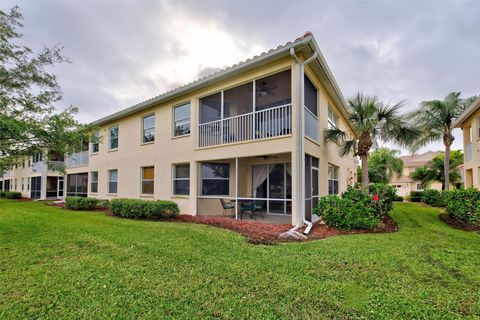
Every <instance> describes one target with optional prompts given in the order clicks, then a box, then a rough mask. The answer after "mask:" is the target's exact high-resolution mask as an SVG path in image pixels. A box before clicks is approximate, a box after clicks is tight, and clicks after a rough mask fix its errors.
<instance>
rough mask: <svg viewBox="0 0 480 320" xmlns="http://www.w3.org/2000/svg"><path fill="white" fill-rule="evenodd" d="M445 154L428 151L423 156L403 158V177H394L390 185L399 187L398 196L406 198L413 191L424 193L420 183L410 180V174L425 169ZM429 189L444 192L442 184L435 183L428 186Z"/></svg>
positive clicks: (415, 155)
mask: <svg viewBox="0 0 480 320" xmlns="http://www.w3.org/2000/svg"><path fill="white" fill-rule="evenodd" d="M441 154H443V152H433V151H428V152H425V153H422V154H413V155H409V156H401V157H400V159H402V161H403V173H402V176H401V177H398V176H396V175H394V177H393V178H392V181H391V182H390V185H394V186H396V187H397V194H398V195H399V196H402V197H405V196H408V195H410V192H411V191H423V189H424V188H423V185H422V183H421V182H420V181H414V180H412V178H410V174H411V173H412V172H414V171H415V170H416V169H418V168H422V167H425V166H426V165H427V164H428V163H429V162H430V161H432V159H433V158H435V157H436V156H438V155H441ZM427 189H435V190H439V191H441V190H442V183H441V182H433V183H430V184H429V185H428V186H427Z"/></svg>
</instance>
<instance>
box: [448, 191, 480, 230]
mask: <svg viewBox="0 0 480 320" xmlns="http://www.w3.org/2000/svg"><path fill="white" fill-rule="evenodd" d="M444 200H445V204H446V208H447V214H448V215H449V216H450V217H452V218H454V219H457V220H460V221H463V222H468V223H471V224H476V225H480V191H479V190H477V189H473V188H470V189H455V190H448V191H444Z"/></svg>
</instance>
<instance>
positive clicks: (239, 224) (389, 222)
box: [177, 215, 398, 244]
mask: <svg viewBox="0 0 480 320" xmlns="http://www.w3.org/2000/svg"><path fill="white" fill-rule="evenodd" d="M177 220H180V221H184V222H190V223H198V224H207V225H211V226H215V227H219V228H223V229H229V230H232V231H236V232H238V233H240V234H242V235H244V236H246V237H247V239H248V242H250V243H253V244H274V243H277V242H292V241H310V240H318V239H325V238H328V237H333V236H338V235H345V234H360V233H384V232H395V231H398V226H397V224H396V223H395V221H394V220H393V219H392V218H390V216H386V217H384V218H383V219H382V223H381V224H380V225H379V226H378V227H377V228H375V229H373V230H350V231H341V230H337V229H334V228H330V227H329V226H327V225H325V224H320V223H319V222H316V223H314V225H313V228H312V230H311V231H310V234H309V235H308V238H307V239H304V240H302V239H298V240H297V239H292V238H287V239H284V238H280V237H279V235H280V234H281V233H283V232H285V231H288V230H289V229H291V228H292V226H291V225H290V224H270V223H262V222H257V221H251V220H247V221H246V220H234V219H232V218H226V217H208V216H190V215H180V216H179V217H178V219H177ZM303 230H304V229H302V230H299V231H300V232H302V231H303Z"/></svg>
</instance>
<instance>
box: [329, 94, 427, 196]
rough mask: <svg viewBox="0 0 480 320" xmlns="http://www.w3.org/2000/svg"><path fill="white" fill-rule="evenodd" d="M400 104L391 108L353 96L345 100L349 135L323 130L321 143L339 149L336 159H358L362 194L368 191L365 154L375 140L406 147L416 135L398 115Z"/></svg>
mask: <svg viewBox="0 0 480 320" xmlns="http://www.w3.org/2000/svg"><path fill="white" fill-rule="evenodd" d="M402 106H403V104H402V103H397V104H395V105H393V106H390V105H387V104H384V103H382V102H381V101H380V100H379V99H378V98H377V97H371V96H364V95H363V94H361V93H357V95H355V96H354V97H352V98H350V99H349V100H348V106H347V118H348V120H349V122H350V123H351V125H352V128H353V132H347V131H342V130H340V129H339V128H336V127H334V128H330V129H327V130H325V141H326V142H327V143H335V144H337V145H338V146H339V154H340V156H346V155H352V154H353V155H354V156H359V157H360V159H361V164H362V190H363V191H364V192H367V191H368V154H369V152H370V149H371V148H372V146H373V145H377V139H381V140H383V141H393V142H395V143H396V144H398V145H399V146H408V145H409V144H411V143H412V141H413V140H414V139H415V136H416V135H417V134H418V131H417V130H415V129H413V128H411V127H410V126H409V125H408V123H407V121H406V118H405V117H404V116H401V115H400V114H399V111H400V108H401V107H402Z"/></svg>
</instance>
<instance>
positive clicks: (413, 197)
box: [410, 191, 423, 202]
mask: <svg viewBox="0 0 480 320" xmlns="http://www.w3.org/2000/svg"><path fill="white" fill-rule="evenodd" d="M422 195H423V191H411V192H410V201H411V202H422Z"/></svg>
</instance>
